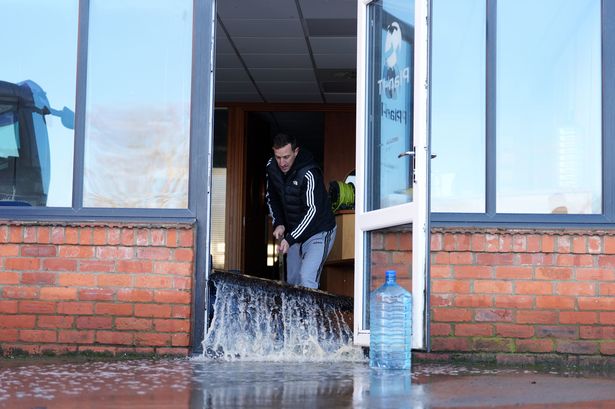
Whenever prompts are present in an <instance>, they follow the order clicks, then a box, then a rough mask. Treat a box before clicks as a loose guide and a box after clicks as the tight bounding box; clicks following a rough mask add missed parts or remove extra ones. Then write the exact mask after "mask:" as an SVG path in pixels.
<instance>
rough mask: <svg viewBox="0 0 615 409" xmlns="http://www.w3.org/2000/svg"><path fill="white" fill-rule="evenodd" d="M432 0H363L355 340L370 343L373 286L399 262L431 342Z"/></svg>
mask: <svg viewBox="0 0 615 409" xmlns="http://www.w3.org/2000/svg"><path fill="white" fill-rule="evenodd" d="M428 1H429V0H374V1H366V0H359V2H358V27H359V29H358V30H357V31H358V32H357V54H358V61H357V64H358V65H357V180H356V181H357V183H356V190H357V192H356V204H355V208H356V209H355V214H356V215H355V218H356V219H355V220H356V223H355V290H354V294H355V314H354V317H355V319H354V322H355V323H354V332H355V342H356V343H357V344H359V345H369V294H370V292H371V291H372V290H374V289H375V288H377V287H379V286H380V285H381V284H382V283H383V282H384V272H385V271H386V270H388V269H394V270H397V277H398V282H399V284H400V285H402V286H404V287H405V288H406V289H407V290H409V291H411V292H412V295H413V313H412V333H413V336H412V347H413V348H415V349H422V348H424V346H425V334H426V331H425V318H424V317H425V304H426V302H425V301H426V291H425V289H426V276H427V274H426V265H427V263H426V261H427V259H426V256H427V254H428V253H427V252H428V239H429V232H428V217H427V216H428V191H427V186H428V183H427V178H428V157H429V146H428V138H427V130H428V127H427V124H428V121H427V112H428V110H427V109H428V87H427V84H428V79H427V61H428V44H427V42H428V26H427V11H428V9H429V3H428Z"/></svg>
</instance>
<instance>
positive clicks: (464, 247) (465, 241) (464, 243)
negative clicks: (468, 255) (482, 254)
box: [455, 233, 472, 251]
mask: <svg viewBox="0 0 615 409" xmlns="http://www.w3.org/2000/svg"><path fill="white" fill-rule="evenodd" d="M471 241H472V238H471V235H470V234H467V233H458V234H456V235H455V249H456V250H457V251H470V250H471V249H472V247H471Z"/></svg>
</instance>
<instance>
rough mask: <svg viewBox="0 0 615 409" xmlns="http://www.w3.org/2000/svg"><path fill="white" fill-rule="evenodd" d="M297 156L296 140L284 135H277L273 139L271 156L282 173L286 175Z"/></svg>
mask: <svg viewBox="0 0 615 409" xmlns="http://www.w3.org/2000/svg"><path fill="white" fill-rule="evenodd" d="M298 154H299V147H298V146H297V140H296V139H295V138H294V137H292V136H289V135H286V134H284V133H279V134H277V135H276V136H274V137H273V155H274V156H275V160H276V162H277V164H278V167H279V168H280V170H281V171H282V173H284V174H286V173H287V172H288V171H289V170H290V168H292V166H293V163H295V158H296V157H297V155H298Z"/></svg>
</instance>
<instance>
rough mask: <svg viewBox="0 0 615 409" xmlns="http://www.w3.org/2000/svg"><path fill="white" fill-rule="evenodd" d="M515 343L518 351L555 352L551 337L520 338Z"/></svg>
mask: <svg viewBox="0 0 615 409" xmlns="http://www.w3.org/2000/svg"><path fill="white" fill-rule="evenodd" d="M515 345H516V346H517V352H533V353H543V352H553V341H552V340H550V339H519V340H516V341H515Z"/></svg>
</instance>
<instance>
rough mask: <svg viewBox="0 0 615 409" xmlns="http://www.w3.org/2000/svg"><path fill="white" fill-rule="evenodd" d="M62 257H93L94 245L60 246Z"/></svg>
mask: <svg viewBox="0 0 615 409" xmlns="http://www.w3.org/2000/svg"><path fill="white" fill-rule="evenodd" d="M60 257H67V258H92V257H94V247H92V246H60Z"/></svg>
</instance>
